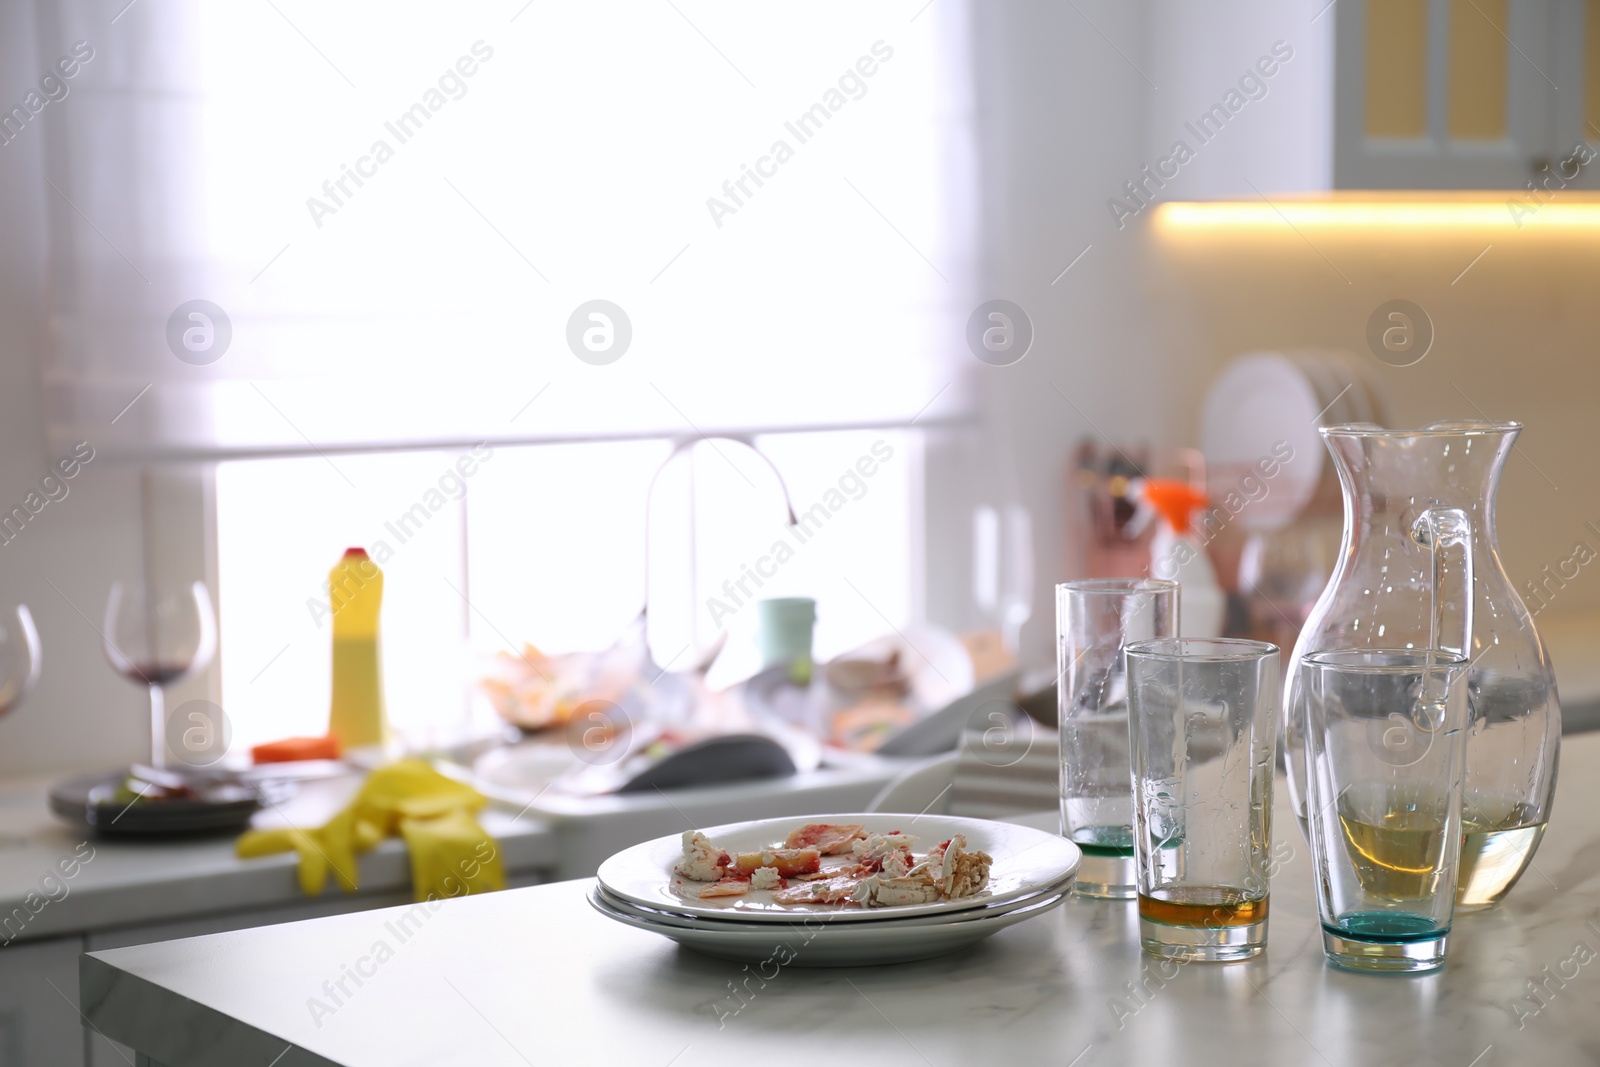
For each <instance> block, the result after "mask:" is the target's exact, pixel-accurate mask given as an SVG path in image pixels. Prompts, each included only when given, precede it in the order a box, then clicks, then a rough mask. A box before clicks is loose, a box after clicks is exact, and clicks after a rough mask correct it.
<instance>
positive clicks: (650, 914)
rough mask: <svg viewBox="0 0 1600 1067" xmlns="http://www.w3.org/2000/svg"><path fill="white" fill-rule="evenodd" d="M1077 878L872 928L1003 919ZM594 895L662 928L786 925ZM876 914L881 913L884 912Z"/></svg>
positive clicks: (814, 918)
mask: <svg viewBox="0 0 1600 1067" xmlns="http://www.w3.org/2000/svg"><path fill="white" fill-rule="evenodd" d="M1075 878H1076V875H1073V876H1071V877H1068V878H1065V879H1063V880H1062V881H1059V882H1057V883H1056V884H1055V885H1052V886H1050V887H1049V888H1047V889H1045V890H1043V891H1041V892H1039V893H1035V894H1033V895H1031V896H1026V897H1018V898H1017V899H1015V900H1007V901H1003V902H1001V903H999V904H990V905H989V906H987V907H983V908H968V909H967V910H965V911H957V912H937V913H935V914H933V915H890V916H888V917H887V918H884V917H875V918H876V919H877V921H876V922H874V923H873V924H872V925H874V926H877V925H883V924H887V925H891V926H937V925H941V924H944V923H953V922H982V921H984V920H986V919H992V918H994V917H995V916H997V915H1004V914H1006V913H1007V912H1012V911H1016V910H1017V909H1019V908H1030V907H1032V906H1033V905H1035V904H1037V903H1038V902H1039V901H1041V900H1043V899H1044V898H1045V897H1050V896H1057V895H1059V894H1061V893H1065V892H1067V891H1068V890H1070V889H1071V888H1072V883H1073V881H1074V879H1075ZM595 895H596V896H598V897H599V899H600V902H601V903H603V904H605V905H606V906H607V907H609V908H611V909H613V910H615V911H621V912H626V913H628V914H629V915H632V916H633V917H634V918H636V919H643V920H645V921H647V922H654V923H656V924H658V925H661V926H683V927H690V928H695V929H702V930H705V929H714V930H764V931H767V932H769V933H770V932H771V931H773V930H776V929H781V928H782V925H783V924H779V923H769V922H743V921H741V920H739V919H736V918H722V917H718V918H715V919H706V918H702V917H700V916H698V915H678V914H675V913H673V912H670V911H661V910H659V909H656V908H646V907H644V906H642V905H639V904H634V903H633V902H631V901H627V900H623V899H622V898H620V897H615V896H612V895H611V894H610V893H607V892H606V888H605V886H603V885H598V884H597V885H596V886H595ZM874 910H880V911H881V910H882V909H874ZM839 914H841V912H839V911H835V912H830V913H828V914H825V915H805V916H797V917H796V918H797V919H798V921H796V922H792V923H789V924H787V925H789V926H793V927H795V928H796V929H800V928H804V929H806V930H818V929H823V928H831V927H833V923H832V922H831V920H832V919H833V918H835V917H837V916H838V915H839ZM859 926H860V924H859V923H851V924H849V926H848V928H849V929H851V930H854V929H857V928H858V927H859ZM837 928H838V929H841V930H842V929H845V928H846V927H845V925H843V924H841V925H839V926H838V927H837Z"/></svg>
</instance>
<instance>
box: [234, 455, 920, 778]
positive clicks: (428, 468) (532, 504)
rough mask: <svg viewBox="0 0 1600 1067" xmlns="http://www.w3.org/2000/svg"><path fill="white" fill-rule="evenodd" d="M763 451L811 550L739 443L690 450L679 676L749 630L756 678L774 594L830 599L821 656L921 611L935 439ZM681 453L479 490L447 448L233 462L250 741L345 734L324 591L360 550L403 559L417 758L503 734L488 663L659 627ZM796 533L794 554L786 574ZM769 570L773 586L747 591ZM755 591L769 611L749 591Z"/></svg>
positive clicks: (674, 581)
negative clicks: (436, 747)
mask: <svg viewBox="0 0 1600 1067" xmlns="http://www.w3.org/2000/svg"><path fill="white" fill-rule="evenodd" d="M755 443H756V444H757V445H758V446H759V447H760V448H761V450H762V451H763V452H764V453H765V454H766V455H767V456H769V457H770V458H771V459H772V461H773V463H774V464H775V465H776V466H777V468H778V469H779V470H780V471H782V472H783V475H784V479H785V481H786V482H787V484H788V487H789V491H790V494H791V497H792V499H793V502H794V507H795V510H796V512H797V513H798V514H799V516H800V517H801V519H802V524H801V527H800V529H801V531H802V535H800V536H803V537H804V540H803V541H801V540H800V539H799V536H797V535H793V534H790V533H788V532H787V531H786V530H785V525H786V523H785V516H784V514H783V507H782V496H781V493H780V490H779V489H778V486H777V482H776V480H775V479H774V478H773V476H772V474H771V473H770V471H769V470H768V469H767V468H766V465H765V464H764V463H763V462H762V461H761V460H760V459H759V458H758V457H755V456H754V455H752V454H751V453H749V452H748V451H746V450H744V449H742V448H741V447H739V446H737V445H733V444H730V443H728V442H724V441H713V442H701V443H700V444H698V445H697V446H696V447H695V448H694V449H693V450H692V452H689V453H685V454H682V455H680V457H679V458H678V459H677V460H676V461H675V462H674V464H673V465H672V466H670V467H668V468H667V469H666V470H665V471H664V472H663V473H662V475H661V477H660V479H659V480H658V481H657V483H656V489H655V496H654V508H653V510H652V513H651V516H650V520H651V522H650V528H651V531H652V537H651V540H650V544H649V551H650V556H651V562H652V567H651V575H652V577H651V585H652V596H651V602H650V604H651V619H652V633H651V643H652V648H653V650H654V652H655V657H656V660H657V662H658V663H660V664H661V665H662V666H666V667H670V668H672V669H675V670H684V669H687V668H688V667H689V666H690V664H691V663H692V656H690V655H688V654H686V652H685V649H686V648H688V647H689V646H690V645H691V644H692V643H693V638H694V636H695V627H696V626H698V627H699V638H700V644H702V645H704V644H707V643H709V637H710V636H711V635H712V634H714V633H715V632H716V630H717V629H718V628H723V627H725V628H727V629H728V631H729V634H730V645H729V649H728V652H727V653H726V654H727V655H728V656H729V657H730V662H732V664H733V665H734V666H733V669H734V671H735V672H737V671H738V670H739V669H740V668H741V667H742V668H743V669H746V670H748V669H752V668H753V666H754V662H753V661H754V656H755V652H754V644H753V640H752V636H753V630H754V610H753V609H751V608H750V607H749V605H750V603H751V602H752V601H753V599H754V597H755V596H782V595H804V596H813V597H815V598H816V599H817V600H818V603H819V608H818V614H819V618H818V625H817V643H816V648H817V654H818V655H819V656H820V657H829V656H832V655H835V654H837V653H838V652H841V651H844V650H846V649H848V648H851V647H854V646H855V645H858V644H860V643H862V642H864V641H866V640H869V639H870V638H872V637H875V636H878V635H879V634H882V633H884V632H887V631H888V629H889V628H890V627H891V626H894V627H904V626H905V625H907V624H908V623H909V622H910V621H912V620H913V619H915V618H916V617H917V616H918V615H919V612H920V604H919V591H918V582H917V574H918V568H919V564H920V560H919V559H918V556H917V553H916V550H915V548H914V546H915V545H916V543H917V537H916V536H915V531H916V530H918V529H919V528H920V523H919V521H918V514H919V508H920V496H919V492H918V487H919V486H920V479H921V472H920V441H919V439H918V437H917V435H916V434H915V433H913V432H908V431H894V430H882V431H878V430H851V431H833V432H818V433H786V434H770V435H765V436H762V437H760V438H757V439H756V442H755ZM670 453H671V445H670V444H669V443H668V442H667V441H665V440H642V441H620V442H604V443H583V444H565V445H541V446H521V447H504V446H500V447H496V446H490V447H488V448H485V449H483V450H480V452H479V453H478V454H477V455H473V454H472V453H470V452H467V453H465V454H466V455H468V456H469V457H470V458H471V459H472V462H471V463H470V464H469V465H468V466H469V468H470V470H471V473H470V474H468V475H466V476H462V475H461V474H460V470H461V468H459V467H458V466H457V463H456V461H457V459H458V458H459V456H460V455H461V454H462V453H456V452H444V451H427V452H401V453H393V454H378V455H359V456H334V457H331V458H327V459H325V458H322V457H305V458H290V459H271V460H250V461H236V462H229V463H224V464H222V465H221V466H220V467H219V469H218V473H217V527H218V542H219V553H218V556H219V589H218V594H219V595H218V602H219V607H218V610H219V613H220V616H221V626H222V632H223V634H224V635H225V640H224V641H223V644H222V649H221V658H222V684H223V700H222V704H223V707H225V708H226V709H227V710H228V714H229V717H230V719H231V720H232V723H233V727H234V735H235V738H236V739H237V740H236V744H238V745H240V746H247V745H250V744H255V743H258V742H260V741H265V740H270V739H272V738H276V737H283V736H288V735H291V734H316V733H320V732H322V731H323V730H324V729H325V728H326V725H327V712H328V691H329V665H330V641H331V636H332V626H331V618H330V615H329V612H328V600H327V595H326V589H325V585H324V583H325V579H326V576H327V572H328V569H329V568H330V567H331V566H332V565H333V564H334V562H336V561H337V559H338V557H339V554H340V552H341V551H342V550H343V549H344V548H345V547H347V546H350V545H362V546H365V547H366V548H367V549H368V550H369V551H370V552H372V553H373V555H374V557H375V558H380V559H382V560H383V563H382V566H383V570H384V614H383V634H384V643H383V656H384V675H385V690H386V700H387V703H388V710H389V715H390V719H391V721H392V722H393V723H394V725H395V727H396V729H397V731H399V732H400V734H401V735H402V737H403V738H404V739H405V740H406V741H408V742H410V743H413V744H430V743H448V742H449V741H452V740H458V739H460V738H461V737H462V736H465V735H468V734H470V733H472V732H474V731H476V730H481V729H484V728H486V727H487V726H489V725H491V724H492V722H493V719H492V714H491V713H489V712H488V711H486V709H485V708H484V707H483V706H481V702H478V701H475V700H474V699H473V698H472V693H471V687H470V680H471V679H472V678H473V677H474V676H475V675H476V673H477V672H478V670H479V669H480V667H481V666H482V662H483V659H484V657H487V656H491V655H493V654H495V653H496V652H498V651H500V650H512V651H515V650H518V649H520V648H521V646H522V643H523V642H529V643H532V644H534V645H535V646H537V647H539V648H540V649H542V650H544V651H547V652H563V651H571V650H578V649H599V648H603V647H605V646H606V645H607V644H609V643H610V642H611V641H613V640H615V639H616V637H617V636H618V635H619V634H620V633H621V631H622V630H623V628H624V627H625V626H626V625H627V624H628V623H629V622H630V621H631V620H632V619H634V618H635V617H636V616H637V615H638V612H639V608H640V606H641V602H642V600H641V598H642V595H643V591H644V582H645V554H646V541H645V534H644V531H645V499H646V493H647V490H648V489H649V487H650V484H651V479H652V477H653V476H654V475H655V472H656V470H657V468H658V467H660V465H661V463H662V461H663V460H665V459H666V458H667V456H668V455H669V454H670ZM864 471H870V473H863V472H864ZM430 504H433V505H438V506H437V510H432V509H431V508H430ZM419 506H420V509H421V510H419ZM819 508H820V509H821V510H819ZM423 514H426V517H425V518H422V517H420V516H422V515H423ZM691 516H693V531H694V532H693V535H692V536H691V533H690V519H691ZM780 540H781V541H783V542H784V543H786V544H788V545H790V546H791V551H792V555H785V556H784V558H783V560H782V561H781V562H777V561H776V560H774V559H773V558H772V557H773V555H774V554H773V553H772V552H771V548H772V546H773V544H774V542H776V541H780ZM380 542H381V546H380ZM764 557H766V562H763V558H764ZM758 569H759V570H760V571H762V572H766V577H764V578H761V584H760V586H759V587H758V586H757V585H756V584H755V579H754V578H750V577H747V576H748V575H751V574H754V573H755V572H756V571H757V570H758ZM741 580H742V582H743V588H744V590H745V591H747V592H748V593H750V594H751V596H749V597H745V596H740V595H737V592H738V588H739V584H740V583H741ZM725 583H727V585H731V586H733V587H734V589H735V594H736V595H730V594H729V593H728V592H727V591H726V588H725ZM691 591H692V596H691ZM712 598H717V600H718V601H719V602H720V604H721V605H723V606H726V607H728V608H730V609H731V613H726V614H725V613H723V611H722V610H721V608H720V607H719V608H718V609H717V610H716V612H715V614H716V617H715V618H713V617H712V616H713V611H712V609H711V608H708V603H709V602H710V601H711V600H712ZM674 661H675V662H674Z"/></svg>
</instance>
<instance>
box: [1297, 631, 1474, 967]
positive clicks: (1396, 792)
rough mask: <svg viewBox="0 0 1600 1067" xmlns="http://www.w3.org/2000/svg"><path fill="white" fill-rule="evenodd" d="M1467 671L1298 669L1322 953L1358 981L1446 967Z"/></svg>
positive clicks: (1420, 652)
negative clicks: (1356, 974) (1367, 974)
mask: <svg viewBox="0 0 1600 1067" xmlns="http://www.w3.org/2000/svg"><path fill="white" fill-rule="evenodd" d="M1467 667H1468V662H1467V660H1466V659H1464V658H1463V657H1461V656H1458V655H1456V654H1454V653H1452V652H1443V651H1439V650H1436V649H1340V650H1335V651H1328V652H1313V653H1310V654H1308V655H1306V656H1305V657H1303V658H1302V659H1301V661H1300V681H1301V691H1302V692H1303V693H1304V694H1305V697H1306V710H1307V725H1308V727H1309V729H1308V730H1307V733H1306V767H1307V771H1308V773H1307V786H1308V788H1307V792H1306V796H1307V800H1308V804H1307V809H1306V810H1307V815H1308V817H1309V828H1310V831H1311V856H1312V862H1313V864H1314V865H1315V868H1316V877H1317V905H1318V911H1319V912H1320V914H1321V918H1322V950H1323V952H1324V953H1325V954H1326V955H1327V957H1328V959H1329V961H1331V962H1332V963H1334V964H1337V965H1338V966H1341V967H1348V968H1351V969H1353V970H1362V971H1432V970H1437V969H1439V968H1441V967H1443V966H1444V962H1445V949H1446V947H1447V943H1448V940H1449V937H1448V935H1449V933H1450V921H1451V918H1452V916H1453V914H1454V909H1455V899H1456V882H1457V873H1458V867H1459V863H1458V861H1459V858H1460V851H1461V833H1462V826H1461V779H1462V774H1463V768H1464V766H1465V763H1466V751H1467V731H1466V725H1467V684H1466V678H1467Z"/></svg>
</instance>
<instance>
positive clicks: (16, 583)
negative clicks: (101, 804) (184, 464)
mask: <svg viewBox="0 0 1600 1067" xmlns="http://www.w3.org/2000/svg"><path fill="white" fill-rule="evenodd" d="M33 10H34V9H33V5H31V4H4V5H0V100H4V101H5V103H6V105H7V106H8V107H9V105H11V104H12V103H15V102H17V101H20V100H21V98H22V94H23V93H24V92H25V91H26V89H27V87H28V86H29V85H32V84H35V83H36V82H37V81H38V79H39V76H40V75H41V74H42V73H43V72H42V71H40V70H37V69H35V67H36V66H37V65H38V58H37V54H36V48H35V44H34V40H35V37H34V25H33ZM72 104H73V100H72V97H71V96H70V95H69V96H68V97H67V98H66V99H65V100H64V101H62V102H60V103H55V104H51V105H49V106H48V107H46V109H45V110H44V111H43V112H42V113H41V114H40V115H39V116H37V117H36V118H35V119H33V121H32V122H30V123H29V125H28V127H27V128H25V129H24V130H23V132H22V134H21V135H20V136H18V137H17V138H16V139H15V140H13V141H12V142H11V143H9V144H6V145H4V146H0V233H3V234H4V235H5V239H4V240H3V241H0V506H3V510H9V509H10V508H11V506H12V505H14V504H18V503H21V502H22V500H23V498H24V497H25V496H26V495H27V493H28V491H29V490H30V489H32V488H34V487H35V486H37V484H38V481H39V479H40V478H41V477H42V476H43V475H44V474H46V473H47V471H48V470H49V466H50V464H51V463H52V462H54V461H55V460H56V459H57V458H58V457H56V456H54V455H50V454H48V453H47V451H46V447H45V422H44V410H43V394H42V390H41V386H40V379H39V367H40V359H39V356H40V353H41V351H42V350H43V347H44V345H45V344H46V343H47V323H46V321H45V316H44V311H43V308H44V306H45V271H44V263H45V250H46V247H47V245H46V239H45V222H44V211H43V209H42V205H43V203H44V198H45V197H46V196H52V195H55V194H53V193H51V191H50V188H49V186H48V185H46V184H45V183H44V179H43V170H42V155H43V143H44V139H43V137H42V133H43V130H42V129H41V128H40V127H41V124H43V123H47V122H49V121H50V119H51V117H52V115H51V110H52V109H56V108H67V107H71V106H72ZM90 444H91V445H92V444H93V442H92V441H91V442H90ZM66 484H67V486H68V493H67V495H66V496H65V497H64V498H62V499H60V500H57V501H54V502H51V503H48V504H46V505H45V507H44V508H43V510H42V511H40V513H39V514H38V515H37V516H36V517H34V519H33V520H32V521H31V522H29V523H28V525H27V526H26V527H25V528H24V529H23V531H22V533H21V534H20V535H18V536H17V537H16V538H15V539H14V540H12V541H10V542H9V543H6V544H0V608H5V609H9V607H10V606H11V605H12V604H15V603H17V602H19V601H20V602H25V603H26V604H27V605H28V606H29V608H30V609H31V610H32V611H33V614H34V619H35V621H36V622H37V623H38V626H39V636H40V639H41V642H42V644H43V647H44V673H43V676H42V677H41V679H40V681H39V687H38V688H37V689H36V690H35V691H34V693H33V695H32V696H31V697H30V698H29V699H28V700H27V701H26V702H25V703H24V704H23V705H22V706H21V707H20V708H19V709H18V710H16V711H14V712H12V714H11V715H10V716H9V717H7V718H4V719H0V774H7V775H12V774H24V773H34V772H44V771H58V770H62V769H68V768H89V769H93V768H103V767H114V766H116V765H117V764H119V763H122V764H126V763H127V762H128V761H129V760H131V759H134V758H142V757H144V756H146V755H148V737H149V728H148V726H147V725H146V719H147V712H146V710H145V708H146V703H145V697H144V694H143V693H142V691H141V690H139V689H138V688H136V687H135V686H133V685H131V684H129V683H128V682H125V681H123V680H122V679H121V678H119V677H118V676H117V675H116V674H114V673H113V672H112V670H111V668H110V667H109V666H107V665H106V663H105V660H104V658H103V657H102V656H101V653H100V636H99V633H98V631H97V628H98V627H99V626H100V625H101V614H102V612H103V611H104V608H105V597H106V592H107V589H108V588H109V586H110V583H111V582H112V581H113V580H114V579H115V577H117V576H118V575H135V574H137V573H138V566H139V544H140V541H139V536H138V531H139V521H140V517H139V492H138V478H137V474H136V473H135V472H133V471H131V470H128V469H121V470H118V469H114V468H111V467H110V466H109V465H107V464H104V463H100V462H91V463H90V464H89V465H88V467H87V468H85V469H84V470H83V471H82V472H81V473H80V474H78V475H77V477H75V478H73V479H72V480H71V481H69V482H67V483H66ZM80 612H81V614H80Z"/></svg>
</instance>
